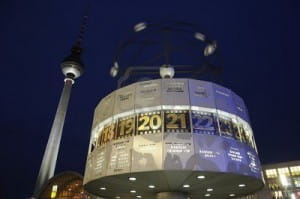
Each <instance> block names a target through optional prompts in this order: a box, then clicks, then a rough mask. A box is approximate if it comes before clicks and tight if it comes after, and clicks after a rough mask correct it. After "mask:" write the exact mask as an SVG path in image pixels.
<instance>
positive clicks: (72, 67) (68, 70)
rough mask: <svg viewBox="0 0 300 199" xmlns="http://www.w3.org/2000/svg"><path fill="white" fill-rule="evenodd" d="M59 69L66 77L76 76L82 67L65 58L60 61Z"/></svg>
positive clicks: (81, 71) (80, 72)
mask: <svg viewBox="0 0 300 199" xmlns="http://www.w3.org/2000/svg"><path fill="white" fill-rule="evenodd" d="M61 69H62V72H63V74H64V75H65V76H66V77H72V78H73V79H76V78H78V77H79V76H81V75H82V73H83V71H84V70H83V67H82V65H81V64H80V63H78V62H76V61H71V60H67V61H64V62H62V63H61Z"/></svg>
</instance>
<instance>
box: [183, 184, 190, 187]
mask: <svg viewBox="0 0 300 199" xmlns="http://www.w3.org/2000/svg"><path fill="white" fill-rule="evenodd" d="M190 187H191V186H190V185H189V184H184V185H183V188H190Z"/></svg>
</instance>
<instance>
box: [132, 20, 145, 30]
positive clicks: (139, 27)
mask: <svg viewBox="0 0 300 199" xmlns="http://www.w3.org/2000/svg"><path fill="white" fill-rule="evenodd" d="M146 27H147V24H146V23H145V22H141V23H138V24H136V25H135V26H134V28H133V29H134V31H135V32H140V31H142V30H144V29H145V28H146Z"/></svg>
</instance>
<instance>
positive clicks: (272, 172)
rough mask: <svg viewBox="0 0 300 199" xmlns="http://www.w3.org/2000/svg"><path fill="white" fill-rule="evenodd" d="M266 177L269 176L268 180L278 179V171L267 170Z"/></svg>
mask: <svg viewBox="0 0 300 199" xmlns="http://www.w3.org/2000/svg"><path fill="white" fill-rule="evenodd" d="M266 175H267V178H276V177H277V172H276V169H267V170H266Z"/></svg>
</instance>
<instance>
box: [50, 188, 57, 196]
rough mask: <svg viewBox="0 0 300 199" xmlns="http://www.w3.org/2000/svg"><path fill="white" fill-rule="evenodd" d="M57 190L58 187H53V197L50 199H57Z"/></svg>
mask: <svg viewBox="0 0 300 199" xmlns="http://www.w3.org/2000/svg"><path fill="white" fill-rule="evenodd" d="M57 188H58V186H57V185H53V186H52V191H51V196H50V198H55V197H56V194H57Z"/></svg>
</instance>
